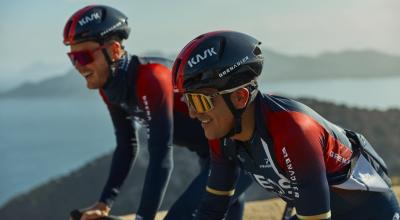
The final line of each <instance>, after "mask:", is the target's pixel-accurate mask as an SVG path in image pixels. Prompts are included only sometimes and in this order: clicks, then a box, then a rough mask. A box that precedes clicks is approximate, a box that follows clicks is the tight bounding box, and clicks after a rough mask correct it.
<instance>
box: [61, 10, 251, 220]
mask: <svg viewBox="0 0 400 220" xmlns="http://www.w3.org/2000/svg"><path fill="white" fill-rule="evenodd" d="M129 33H130V28H129V26H128V18H127V17H126V16H125V15H124V14H123V13H122V12H120V11H118V10H116V9H114V8H112V7H109V6H104V5H91V6H87V7H84V8H82V9H80V10H78V11H77V12H75V13H74V14H73V15H72V16H71V17H70V18H69V19H68V21H67V23H66V25H65V28H64V35H63V36H64V40H63V42H64V44H65V45H67V46H69V48H70V52H69V53H68V56H69V58H70V60H71V62H72V64H73V65H74V67H75V68H76V69H77V71H78V72H79V74H80V75H81V76H82V77H84V78H85V80H86V84H87V87H88V88H89V89H98V90H99V93H100V94H101V96H102V98H103V100H104V102H105V103H106V105H107V107H108V110H109V113H110V116H111V119H112V122H113V125H114V128H115V136H116V142H117V146H116V149H115V151H114V154H113V159H112V163H111V169H110V171H109V176H108V179H107V182H106V184H105V186H104V189H103V192H102V194H101V196H100V198H99V200H98V201H97V202H95V204H94V205H93V206H91V207H89V208H86V209H83V210H81V211H82V213H83V215H82V217H81V219H84V220H86V219H97V218H99V217H101V216H108V215H109V212H110V210H111V207H112V204H113V202H114V201H115V199H116V197H117V195H118V194H119V190H120V188H121V186H122V184H123V182H124V180H125V179H126V177H127V175H128V173H129V171H130V169H131V167H132V166H133V165H134V163H135V160H136V158H137V155H138V151H139V145H140V144H139V145H138V143H137V138H136V130H137V129H138V128H139V127H142V128H144V129H145V131H146V138H147V145H148V151H149V165H148V168H147V171H146V177H145V182H144V186H143V192H142V198H141V200H140V205H139V208H138V210H137V212H136V219H145V220H147V219H149V220H150V219H154V217H155V215H156V212H157V210H158V209H159V207H160V205H161V202H162V199H163V196H164V193H165V190H166V186H167V184H168V181H169V179H170V174H171V172H172V169H173V163H172V162H173V161H172V159H173V157H172V143H174V144H176V145H178V146H185V147H187V148H188V149H190V150H193V151H195V152H196V153H197V154H198V155H199V158H200V159H201V160H202V161H203V163H202V164H203V166H202V169H201V172H200V173H199V175H198V176H197V177H196V178H195V179H194V180H193V181H192V183H191V184H190V186H189V187H188V189H187V190H186V191H185V192H184V193H183V194H182V195H181V197H180V198H179V199H178V200H177V201H176V202H175V204H174V205H173V206H172V207H171V209H170V211H169V213H168V215H167V217H166V219H190V218H192V215H193V213H194V212H195V211H196V207H197V205H198V203H199V201H200V197H201V194H203V193H205V190H204V188H205V184H206V180H207V176H208V165H209V162H207V161H208V158H209V150H208V149H209V147H208V145H209V144H210V145H218V144H219V142H218V141H208V140H207V139H206V138H205V136H204V134H203V132H202V129H201V126H200V123H198V122H197V120H194V119H191V118H190V117H189V115H188V109H187V107H186V105H185V104H184V103H183V101H182V98H181V95H180V94H178V93H174V91H173V84H172V74H171V68H170V67H171V66H172V62H170V61H169V60H167V59H164V58H155V57H139V56H136V55H130V54H128V53H127V51H126V50H124V47H123V45H122V42H123V40H126V39H127V38H128V37H129ZM173 128H174V129H173ZM133 175H135V174H133ZM250 183H251V179H250V178H249V177H246V175H244V174H243V175H242V178H241V181H239V183H238V188H240V190H238V192H237V193H236V194H235V196H234V198H235V199H233V200H232V202H231V203H230V204H231V205H230V207H231V210H230V212H229V213H230V214H229V219H232V220H234V219H241V218H242V215H243V203H244V201H243V193H242V192H243V191H244V190H245V189H246V188H247V187H248V186H249V185H250Z"/></svg>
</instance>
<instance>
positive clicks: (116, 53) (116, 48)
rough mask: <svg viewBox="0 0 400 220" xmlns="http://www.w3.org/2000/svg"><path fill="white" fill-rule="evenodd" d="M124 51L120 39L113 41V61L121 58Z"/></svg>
mask: <svg viewBox="0 0 400 220" xmlns="http://www.w3.org/2000/svg"><path fill="white" fill-rule="evenodd" d="M122 52H123V51H122V46H121V44H120V43H119V42H118V41H113V42H112V43H111V59H112V60H113V61H115V60H118V59H120V58H121V55H122Z"/></svg>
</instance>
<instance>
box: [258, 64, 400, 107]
mask: <svg viewBox="0 0 400 220" xmlns="http://www.w3.org/2000/svg"><path fill="white" fill-rule="evenodd" d="M399 71H400V70H399ZM260 87H261V90H262V91H264V92H268V93H272V94H281V95H288V96H291V97H309V98H315V99H318V100H325V101H331V102H334V103H337V104H344V105H347V106H350V107H361V108H368V109H379V110H387V109H390V108H398V109H400V77H390V78H382V79H375V78H370V79H362V80H360V79H329V80H328V79H323V80H311V81H306V80H293V81H284V82H271V83H264V84H261V85H260Z"/></svg>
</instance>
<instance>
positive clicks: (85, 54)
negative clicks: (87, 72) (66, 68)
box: [67, 50, 94, 66]
mask: <svg viewBox="0 0 400 220" xmlns="http://www.w3.org/2000/svg"><path fill="white" fill-rule="evenodd" d="M67 55H68V57H69V59H70V60H71V62H72V65H75V64H76V63H79V65H81V66H84V65H87V64H89V63H91V62H93V60H94V59H93V55H92V52H91V51H86V50H84V51H75V52H69V53H67Z"/></svg>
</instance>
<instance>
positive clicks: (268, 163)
mask: <svg viewBox="0 0 400 220" xmlns="http://www.w3.org/2000/svg"><path fill="white" fill-rule="evenodd" d="M264 161H265V164H261V165H260V168H261V169H265V168H271V167H272V166H271V162H269V160H268V158H265V159H264Z"/></svg>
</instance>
